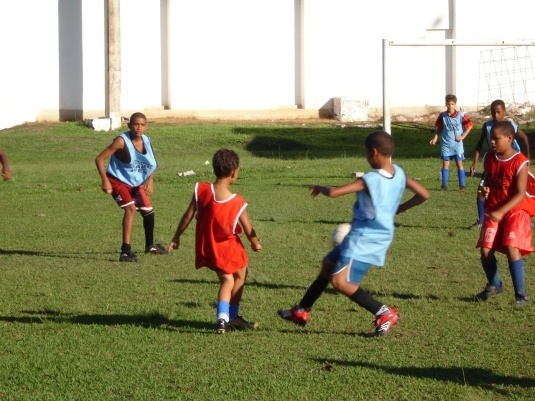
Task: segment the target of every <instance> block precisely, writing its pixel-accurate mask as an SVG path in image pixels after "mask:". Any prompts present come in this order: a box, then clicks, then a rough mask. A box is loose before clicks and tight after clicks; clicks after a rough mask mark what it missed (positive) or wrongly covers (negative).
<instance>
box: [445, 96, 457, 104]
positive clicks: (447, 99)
mask: <svg viewBox="0 0 535 401" xmlns="http://www.w3.org/2000/svg"><path fill="white" fill-rule="evenodd" d="M451 101H454V102H455V103H457V96H455V95H452V94H449V95H446V103H448V102H451Z"/></svg>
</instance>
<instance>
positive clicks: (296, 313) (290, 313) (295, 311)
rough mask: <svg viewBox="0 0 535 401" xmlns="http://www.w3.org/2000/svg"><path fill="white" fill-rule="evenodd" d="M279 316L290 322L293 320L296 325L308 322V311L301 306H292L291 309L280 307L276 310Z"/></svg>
mask: <svg viewBox="0 0 535 401" xmlns="http://www.w3.org/2000/svg"><path fill="white" fill-rule="evenodd" d="M278 313H279V315H280V317H282V318H283V319H285V320H289V321H290V322H294V323H295V324H297V325H298V326H304V325H306V324H307V322H308V318H309V315H310V312H309V311H307V310H306V309H303V308H298V307H297V306H294V307H293V308H292V309H281V310H279V311H278Z"/></svg>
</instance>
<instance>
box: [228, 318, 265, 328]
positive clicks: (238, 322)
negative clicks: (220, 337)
mask: <svg viewBox="0 0 535 401" xmlns="http://www.w3.org/2000/svg"><path fill="white" fill-rule="evenodd" d="M228 325H229V326H230V327H232V328H233V329H234V330H255V329H257V328H258V323H257V322H249V321H247V320H245V319H244V318H243V317H241V316H236V317H235V318H234V319H232V320H231V321H230V322H228Z"/></svg>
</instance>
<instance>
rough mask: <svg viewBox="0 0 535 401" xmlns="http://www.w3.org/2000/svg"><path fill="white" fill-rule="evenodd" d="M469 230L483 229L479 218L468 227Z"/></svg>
mask: <svg viewBox="0 0 535 401" xmlns="http://www.w3.org/2000/svg"><path fill="white" fill-rule="evenodd" d="M468 229H469V230H481V224H480V223H479V220H476V222H475V223H474V224H472V225H471V226H470V227H468Z"/></svg>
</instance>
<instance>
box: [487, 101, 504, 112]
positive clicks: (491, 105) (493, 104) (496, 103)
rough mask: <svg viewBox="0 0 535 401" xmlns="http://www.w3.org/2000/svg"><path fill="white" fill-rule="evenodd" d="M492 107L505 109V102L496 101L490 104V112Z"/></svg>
mask: <svg viewBox="0 0 535 401" xmlns="http://www.w3.org/2000/svg"><path fill="white" fill-rule="evenodd" d="M494 106H502V107H503V108H504V109H505V102H504V101H503V100H502V99H496V100H495V101H493V102H492V103H491V104H490V109H491V110H492V108H493V107H494Z"/></svg>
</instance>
